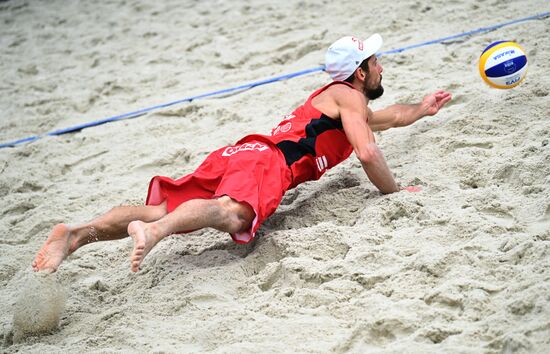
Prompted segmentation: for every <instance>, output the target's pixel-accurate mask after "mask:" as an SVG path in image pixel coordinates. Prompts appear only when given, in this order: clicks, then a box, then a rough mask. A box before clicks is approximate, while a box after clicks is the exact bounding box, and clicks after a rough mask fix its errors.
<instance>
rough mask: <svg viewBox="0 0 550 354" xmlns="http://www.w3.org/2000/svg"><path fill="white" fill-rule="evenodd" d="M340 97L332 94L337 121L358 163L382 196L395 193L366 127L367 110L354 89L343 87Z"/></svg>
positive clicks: (379, 152)
mask: <svg viewBox="0 0 550 354" xmlns="http://www.w3.org/2000/svg"><path fill="white" fill-rule="evenodd" d="M345 90H347V92H346V93H344V94H341V93H340V94H336V97H335V98H336V101H337V104H338V106H339V111H340V118H341V120H342V125H343V127H344V131H345V132H346V136H347V138H348V141H349V142H350V144H351V146H352V147H353V150H354V151H355V155H356V156H357V158H358V159H359V161H361V165H362V166H363V170H364V171H365V173H366V174H367V176H368V178H369V180H370V181H371V182H372V184H374V185H375V186H376V188H378V189H379V190H380V192H382V193H384V194H388V193H393V192H398V191H399V188H398V186H397V184H396V183H395V179H394V177H393V174H392V173H391V171H390V169H389V168H388V165H387V164H386V159H385V158H384V155H383V154H382V151H381V150H380V148H379V147H378V146H377V145H376V142H375V139H374V134H373V133H372V131H371V129H370V128H369V126H368V124H367V116H368V114H369V113H368V112H369V109H368V108H367V105H366V102H365V98H364V96H363V95H362V94H361V93H360V92H359V91H357V90H352V89H349V88H345Z"/></svg>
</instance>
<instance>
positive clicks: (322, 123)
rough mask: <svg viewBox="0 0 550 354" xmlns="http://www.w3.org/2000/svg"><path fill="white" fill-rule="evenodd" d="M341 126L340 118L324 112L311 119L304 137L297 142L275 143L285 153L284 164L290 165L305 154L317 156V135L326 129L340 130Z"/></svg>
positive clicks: (284, 141)
mask: <svg viewBox="0 0 550 354" xmlns="http://www.w3.org/2000/svg"><path fill="white" fill-rule="evenodd" d="M342 128H343V126H342V121H341V120H336V119H332V118H329V117H328V116H326V115H324V114H321V117H320V118H318V119H312V120H311V121H310V122H309V123H308V124H307V125H306V128H305V131H306V137H305V138H301V139H300V140H298V142H294V141H291V140H283V141H281V142H280V143H278V144H277V147H278V148H279V149H280V150H281V151H282V152H283V155H285V161H286V164H287V165H288V166H290V165H292V164H293V163H295V162H296V161H298V160H300V159H301V158H302V157H304V156H305V155H307V154H309V155H313V156H317V153H316V151H315V141H316V140H317V137H318V136H319V135H321V134H322V133H324V132H326V131H328V130H332V129H339V130H341V129H342Z"/></svg>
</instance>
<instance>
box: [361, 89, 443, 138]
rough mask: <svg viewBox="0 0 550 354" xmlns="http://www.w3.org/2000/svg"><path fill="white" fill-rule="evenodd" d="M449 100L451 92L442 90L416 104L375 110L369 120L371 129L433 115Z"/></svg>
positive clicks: (397, 124)
mask: <svg viewBox="0 0 550 354" xmlns="http://www.w3.org/2000/svg"><path fill="white" fill-rule="evenodd" d="M450 100H451V94H450V93H448V92H445V91H443V90H439V91H436V92H435V93H433V94H431V95H428V96H426V97H424V99H423V100H422V102H420V103H417V104H394V105H392V106H389V107H387V108H385V109H382V110H380V111H376V112H374V114H373V117H371V119H370V120H369V127H370V128H371V130H372V131H381V130H386V129H389V128H397V127H405V126H407V125H411V124H413V123H414V122H416V121H417V120H419V119H420V118H422V117H425V116H433V115H435V114H436V113H437V112H439V110H440V109H441V108H442V107H443V106H445V104H447V102H449V101H450Z"/></svg>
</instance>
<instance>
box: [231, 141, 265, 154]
mask: <svg viewBox="0 0 550 354" xmlns="http://www.w3.org/2000/svg"><path fill="white" fill-rule="evenodd" d="M267 149H269V147H267V145H265V144H262V143H244V144H241V145H237V146H228V147H227V148H226V149H225V150H224V151H223V153H222V156H231V155H235V154H236V153H238V152H241V151H252V150H256V151H264V150H267Z"/></svg>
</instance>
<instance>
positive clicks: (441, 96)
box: [420, 90, 452, 116]
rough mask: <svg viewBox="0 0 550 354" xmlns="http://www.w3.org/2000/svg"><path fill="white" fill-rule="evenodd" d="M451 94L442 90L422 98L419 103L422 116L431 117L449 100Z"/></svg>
mask: <svg viewBox="0 0 550 354" xmlns="http://www.w3.org/2000/svg"><path fill="white" fill-rule="evenodd" d="M451 98H452V97H451V94H450V93H449V92H445V91H443V90H438V91H436V92H435V93H432V94H431V95H428V96H426V97H424V99H423V100H422V102H421V103H420V107H421V109H422V112H423V116H433V115H435V114H436V113H437V112H439V110H440V109H441V108H442V107H443V106H445V104H446V103H447V102H449V101H450V100H451Z"/></svg>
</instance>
